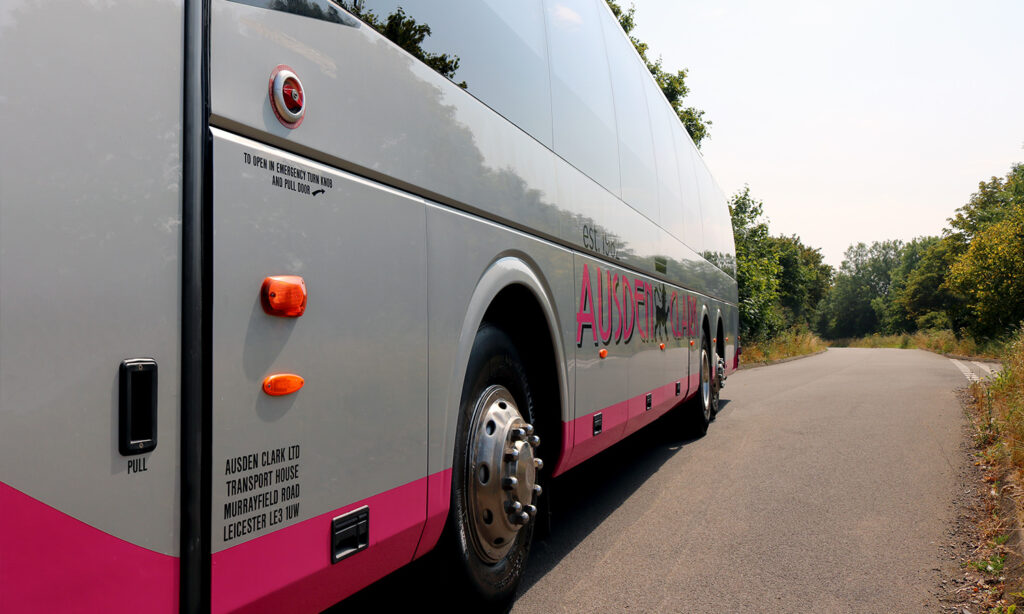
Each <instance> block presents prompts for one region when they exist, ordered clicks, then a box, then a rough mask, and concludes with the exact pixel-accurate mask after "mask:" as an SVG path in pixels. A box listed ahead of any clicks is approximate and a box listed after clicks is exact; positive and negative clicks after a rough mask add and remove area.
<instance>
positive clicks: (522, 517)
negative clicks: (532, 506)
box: [519, 512, 530, 524]
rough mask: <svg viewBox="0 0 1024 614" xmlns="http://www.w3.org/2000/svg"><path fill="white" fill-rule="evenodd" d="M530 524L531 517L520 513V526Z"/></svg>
mask: <svg viewBox="0 0 1024 614" xmlns="http://www.w3.org/2000/svg"><path fill="white" fill-rule="evenodd" d="M528 522H530V515H529V514H527V513H526V512H519V524H526V523H528Z"/></svg>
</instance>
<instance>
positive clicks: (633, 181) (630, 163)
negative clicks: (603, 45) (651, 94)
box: [601, 11, 661, 222]
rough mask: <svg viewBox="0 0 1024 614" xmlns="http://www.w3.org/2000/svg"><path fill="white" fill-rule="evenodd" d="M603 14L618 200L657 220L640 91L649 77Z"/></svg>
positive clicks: (651, 152) (651, 150)
mask: <svg viewBox="0 0 1024 614" xmlns="http://www.w3.org/2000/svg"><path fill="white" fill-rule="evenodd" d="M604 13H605V15H604V19H602V20H601V21H602V24H601V25H602V26H604V37H605V41H606V42H607V50H608V64H609V67H610V69H611V76H612V94H613V96H614V101H615V118H616V124H617V126H618V137H619V169H620V173H621V177H622V200H624V201H626V202H627V203H629V205H630V206H632V207H633V208H634V209H636V210H637V211H639V212H640V213H643V214H644V215H646V216H647V217H648V218H650V219H651V220H654V221H655V222H660V221H661V216H660V214H659V212H658V176H657V173H656V172H655V170H654V164H655V163H654V144H653V142H652V137H651V120H650V116H649V115H648V112H647V97H646V96H645V94H644V82H645V81H650V80H651V77H650V72H649V71H648V70H647V67H646V66H644V65H643V62H642V61H641V60H640V58H639V57H638V56H637V54H636V51H634V49H633V44H632V43H630V42H629V39H627V38H626V37H625V35H624V34H623V32H622V28H621V27H619V24H618V23H617V22H616V21H615V19H614V18H613V17H612V15H611V14H610V13H608V12H607V11H605V12H604Z"/></svg>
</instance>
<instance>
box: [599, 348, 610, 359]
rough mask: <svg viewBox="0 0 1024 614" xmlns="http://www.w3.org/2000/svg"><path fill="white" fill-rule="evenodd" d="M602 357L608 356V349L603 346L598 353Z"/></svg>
mask: <svg viewBox="0 0 1024 614" xmlns="http://www.w3.org/2000/svg"><path fill="white" fill-rule="evenodd" d="M597 355H598V356H600V357H601V358H608V350H606V349H604V348H601V351H600V352H598V353H597Z"/></svg>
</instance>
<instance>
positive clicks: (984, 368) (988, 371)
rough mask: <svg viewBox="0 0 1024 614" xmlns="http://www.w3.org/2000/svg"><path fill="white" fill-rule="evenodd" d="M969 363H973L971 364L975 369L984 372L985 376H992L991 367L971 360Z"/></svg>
mask: <svg viewBox="0 0 1024 614" xmlns="http://www.w3.org/2000/svg"><path fill="white" fill-rule="evenodd" d="M971 362H973V363H974V366H975V367H978V368H979V369H981V370H982V371H984V372H985V375H992V367H990V366H988V365H986V364H985V363H983V362H978V361H977V360H972V361H971Z"/></svg>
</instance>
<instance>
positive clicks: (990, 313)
mask: <svg viewBox="0 0 1024 614" xmlns="http://www.w3.org/2000/svg"><path fill="white" fill-rule="evenodd" d="M949 285H950V286H951V287H953V288H955V289H956V290H958V291H959V292H961V293H962V294H963V295H964V296H965V297H966V300H967V308H968V310H969V311H970V314H971V316H973V317H971V318H970V319H969V325H968V329H969V330H970V331H971V333H972V334H974V335H976V336H980V337H994V336H1000V335H1005V334H1006V333H1008V332H1009V331H1010V330H1012V329H1013V328H1014V327H1016V326H1017V325H1019V324H1020V323H1021V322H1022V321H1024V199H1021V201H1020V202H1019V203H1018V204H1015V205H1014V206H1013V207H1012V208H1009V209H1007V210H1004V218H1003V219H1001V220H999V221H997V222H993V223H991V224H989V225H987V226H984V227H982V228H980V229H979V230H978V231H977V233H976V234H975V235H974V237H973V240H972V241H971V243H970V246H969V247H968V248H967V251H966V252H965V253H964V254H963V255H962V256H961V257H960V258H959V259H957V261H956V262H955V263H954V264H953V266H952V267H951V268H950V272H949Z"/></svg>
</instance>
